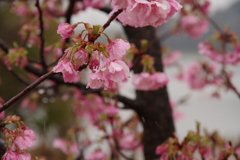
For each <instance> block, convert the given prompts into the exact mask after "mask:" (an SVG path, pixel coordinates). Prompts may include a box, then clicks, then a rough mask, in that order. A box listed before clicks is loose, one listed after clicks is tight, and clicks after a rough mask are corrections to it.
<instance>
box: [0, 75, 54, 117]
mask: <svg viewBox="0 0 240 160" xmlns="http://www.w3.org/2000/svg"><path fill="white" fill-rule="evenodd" d="M53 74H54V72H53V71H50V72H48V73H46V74H45V75H43V76H41V77H40V78H39V79H37V80H36V81H35V82H33V83H32V84H30V85H29V86H28V87H26V88H25V89H24V90H22V91H21V92H20V93H18V94H17V95H16V96H14V97H13V98H11V99H10V100H9V101H7V102H6V103H4V104H3V105H2V107H1V108H0V112H2V111H4V110H6V109H7V108H8V107H10V106H11V105H12V104H13V103H14V102H16V101H17V100H19V99H20V98H22V97H23V96H25V95H26V94H27V93H29V92H30V91H31V90H32V89H34V88H35V87H36V86H37V85H39V84H40V83H42V82H43V81H44V80H46V79H47V78H49V77H50V76H52V75H53Z"/></svg>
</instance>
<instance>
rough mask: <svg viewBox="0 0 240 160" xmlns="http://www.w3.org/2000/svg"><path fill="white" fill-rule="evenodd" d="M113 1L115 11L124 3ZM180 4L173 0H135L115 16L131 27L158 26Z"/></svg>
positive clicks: (179, 6) (175, 10) (177, 8)
mask: <svg viewBox="0 0 240 160" xmlns="http://www.w3.org/2000/svg"><path fill="white" fill-rule="evenodd" d="M117 2H119V1H114V3H113V5H114V4H115V6H114V10H113V12H115V11H116V10H118V9H119V8H121V7H124V6H125V5H126V3H117ZM180 8H181V5H180V4H178V2H176V1H175V0H170V1H167V0H161V1H160V0H152V1H145V0H135V1H134V2H132V3H129V4H128V6H127V8H126V9H124V11H123V12H122V13H121V14H120V15H119V16H118V17H117V18H118V19H119V20H120V21H121V22H122V23H123V25H130V26H133V27H144V26H149V25H151V26H154V27H156V26H159V25H161V24H162V23H165V22H166V21H167V20H168V19H169V18H170V17H171V16H172V15H173V14H174V13H175V12H177V11H179V10H180Z"/></svg>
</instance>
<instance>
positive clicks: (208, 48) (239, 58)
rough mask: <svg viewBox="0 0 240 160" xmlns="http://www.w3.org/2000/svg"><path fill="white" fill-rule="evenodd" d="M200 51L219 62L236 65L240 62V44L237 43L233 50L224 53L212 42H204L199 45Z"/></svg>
mask: <svg viewBox="0 0 240 160" xmlns="http://www.w3.org/2000/svg"><path fill="white" fill-rule="evenodd" d="M198 52H199V53H200V54H202V55H205V56H207V57H209V58H210V59H212V60H213V61H216V62H218V63H225V64H232V65H236V64H238V63H239V62H240V44H238V45H236V46H235V47H234V49H233V50H232V51H229V52H227V53H222V52H220V51H218V50H216V49H215V48H214V47H213V46H212V45H211V44H210V43H207V42H202V43H199V45H198Z"/></svg>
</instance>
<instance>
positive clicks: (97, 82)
mask: <svg viewBox="0 0 240 160" xmlns="http://www.w3.org/2000/svg"><path fill="white" fill-rule="evenodd" d="M88 77H89V78H90V79H89V82H88V84H87V88H89V87H90V88H92V89H98V88H100V87H102V85H103V77H102V74H101V73H99V72H95V73H90V74H89V75H88Z"/></svg>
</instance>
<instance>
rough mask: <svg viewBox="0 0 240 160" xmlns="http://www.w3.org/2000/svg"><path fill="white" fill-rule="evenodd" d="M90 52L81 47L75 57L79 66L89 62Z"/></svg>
mask: <svg viewBox="0 0 240 160" xmlns="http://www.w3.org/2000/svg"><path fill="white" fill-rule="evenodd" d="M88 55H89V54H88V52H87V51H85V50H84V49H83V48H81V49H79V50H78V51H77V52H76V53H75V54H74V58H76V62H77V65H76V66H77V68H78V67H79V66H81V65H84V64H87V63H88Z"/></svg>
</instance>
